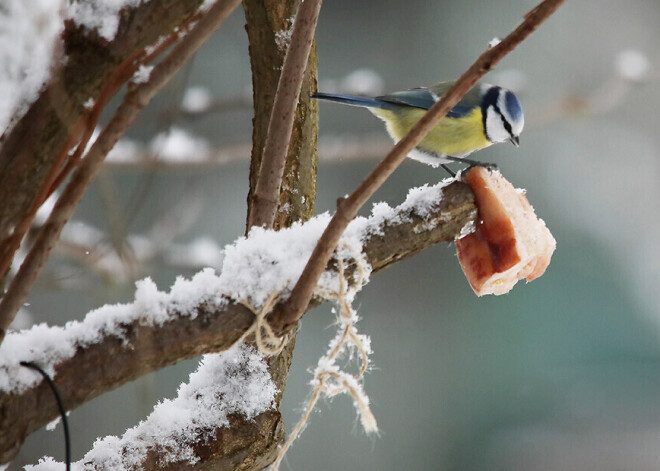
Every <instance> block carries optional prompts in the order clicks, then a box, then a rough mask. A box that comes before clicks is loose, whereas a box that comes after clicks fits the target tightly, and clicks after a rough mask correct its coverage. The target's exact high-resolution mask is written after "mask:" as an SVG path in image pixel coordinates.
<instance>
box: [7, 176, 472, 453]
mask: <svg viewBox="0 0 660 471" xmlns="http://www.w3.org/2000/svg"><path fill="white" fill-rule="evenodd" d="M425 191H426V192H430V193H428V194H427V195H428V197H427V198H425V200H426V201H435V202H436V203H434V204H433V205H431V207H416V206H414V204H412V203H410V202H408V203H404V204H402V205H401V206H399V207H397V208H395V209H394V210H392V214H391V217H389V218H387V219H385V220H383V219H382V217H380V216H378V217H377V216H373V217H372V218H370V219H369V220H367V221H364V220H358V221H356V222H355V226H354V227H355V229H354V230H355V231H358V232H359V233H360V234H362V237H363V238H364V239H365V242H364V246H363V249H364V252H365V254H366V255H367V258H368V261H369V263H370V264H371V265H372V267H373V269H374V270H380V269H383V268H385V267H386V266H389V265H391V264H392V263H395V262H396V261H398V260H401V259H403V258H406V257H409V256H411V255H413V254H414V253H417V252H418V251H420V250H422V249H423V248H426V247H429V246H431V245H433V244H436V243H440V242H444V243H447V242H451V241H453V240H454V238H455V237H456V236H457V235H458V234H459V233H460V232H461V229H462V228H463V227H464V226H465V224H467V223H469V222H470V221H473V220H474V218H475V217H476V208H475V206H474V201H473V196H472V192H471V190H470V189H469V187H468V186H467V185H465V184H463V183H460V182H454V183H452V184H450V185H448V186H446V187H444V188H441V186H440V185H437V186H435V187H431V188H427V189H426V190H425ZM420 213H423V214H424V216H420ZM273 234H277V233H273ZM268 265H269V266H268V267H264V268H263V269H264V270H268V269H271V270H273V269H277V267H274V266H272V265H270V264H268ZM347 266H350V261H347ZM347 276H348V277H349V279H350V276H351V275H350V272H349V273H347ZM205 286H208V290H209V292H208V293H197V294H196V296H197V298H196V299H197V303H196V304H195V306H194V307H191V308H187V310H186V312H182V311H181V308H180V307H179V308H177V307H176V306H180V304H174V305H173V306H170V307H169V308H168V312H167V319H168V320H167V321H165V322H163V323H162V324H160V325H153V324H152V325H149V324H148V323H147V322H146V321H145V318H148V317H149V315H150V313H149V312H139V313H138V315H139V318H138V319H133V320H130V321H129V322H118V324H117V325H116V326H113V325H110V324H111V321H110V320H109V319H110V316H109V314H110V313H108V312H105V313H98V314H97V316H98V317H102V318H103V319H104V324H103V325H104V329H105V330H104V331H103V332H101V334H100V338H99V339H98V341H94V342H93V343H89V342H87V343H86V342H85V341H76V340H72V348H73V350H72V353H73V356H72V357H70V358H66V359H61V360H59V361H56V362H55V363H52V364H48V365H45V364H42V365H40V366H42V367H43V368H45V369H46V370H47V371H48V370H51V371H54V372H55V375H54V378H53V379H54V381H55V383H56V384H57V387H58V389H59V391H60V393H61V396H62V398H63V401H64V403H65V405H66V407H67V408H68V409H69V410H71V409H74V408H76V407H78V406H79V405H81V404H82V403H83V402H85V401H87V400H89V399H92V398H93V397H96V396H98V395H99V394H102V393H104V392H106V391H109V390H111V389H114V388H116V387H118V386H120V385H121V384H124V383H126V382H128V381H131V380H133V379H136V378H138V377H140V376H142V375H144V374H146V373H148V372H151V371H155V370H157V369H160V368H163V367H165V366H167V365H170V364H174V363H176V362H179V361H182V360H184V359H187V358H191V357H193V356H196V355H200V354H203V353H210V352H218V351H223V350H226V349H227V348H229V347H230V346H231V345H232V344H234V343H235V342H236V341H237V340H238V339H239V338H241V336H242V335H243V334H244V333H245V332H246V331H247V329H248V328H249V327H250V326H251V325H252V323H253V321H254V314H253V313H252V312H251V311H250V310H249V309H247V308H246V307H244V306H243V305H241V304H237V303H235V302H233V301H231V300H229V299H227V298H223V299H222V300H218V297H219V294H218V287H217V286H216V285H214V284H213V283H209V282H207V283H205ZM177 300H178V302H179V303H181V302H182V301H181V300H180V299H178V298H177ZM136 304H137V303H136ZM184 304H185V303H184ZM219 305H221V307H220V308H219V307H218V306H219ZM131 307H132V306H125V307H123V308H122V309H129V308H131ZM133 308H134V309H136V310H137V309H140V308H141V305H140V304H137V305H134V306H133ZM142 309H143V308H142ZM192 313H194V316H193V315H191V314H192ZM92 317H93V316H92V315H90V316H88V318H87V319H89V321H88V320H86V321H84V322H90V323H94V322H95V321H94V319H92ZM98 317H97V318H98ZM67 329H70V330H71V331H72V332H73V333H72V334H71V335H74V334H75V332H87V330H86V329H83V328H82V326H80V325H78V324H73V325H71V326H69V327H68V328H65V329H64V330H65V331H67ZM29 332H31V331H27V333H16V334H11V335H10V337H11V336H13V335H17V336H18V335H29ZM104 332H105V333H104ZM117 332H119V333H117ZM35 335H36V336H38V337H39V338H40V339H43V338H44V337H43V335H44V332H38V333H36V334H35ZM58 335H59V334H58ZM65 336H66V334H65ZM10 337H8V341H9V338H10ZM41 342H43V340H41ZM5 348H11V346H10V345H7V343H6V344H5ZM25 354H26V355H28V352H25ZM33 354H34V355H35V358H34V361H36V362H40V361H41V362H43V361H47V360H46V358H47V355H41V353H40V352H34V353H33ZM3 356H5V357H6V355H3ZM11 357H13V358H16V353H15V352H13V353H12V354H11ZM275 358H276V359H277V360H273V361H280V362H282V361H284V362H288V361H290V358H288V359H287V358H284V359H279V357H275ZM18 360H31V358H18V359H17V361H16V364H15V365H14V364H13V363H12V364H7V363H5V365H4V366H0V384H2V383H5V384H7V383H6V382H7V381H16V377H17V369H18V368H20V367H19V366H18ZM286 366H287V367H288V364H287V365H286ZM284 371H286V370H284ZM9 390H14V391H15V392H4V393H1V394H0V463H4V462H7V461H9V460H10V459H11V458H12V457H13V456H14V455H15V454H16V453H17V452H18V449H19V448H20V446H21V444H22V442H23V440H24V438H25V436H27V435H28V434H29V433H31V432H33V431H35V430H37V429H38V428H40V427H42V426H43V425H45V424H47V423H48V422H49V421H51V420H53V419H54V418H55V417H56V416H57V408H56V405H55V403H54V401H53V399H52V395H51V394H50V391H49V390H48V389H47V386H46V385H45V383H40V384H38V385H35V386H32V387H29V388H28V389H26V390H25V391H23V392H17V391H16V389H15V387H9ZM272 424H274V423H272ZM218 459H220V458H218Z"/></svg>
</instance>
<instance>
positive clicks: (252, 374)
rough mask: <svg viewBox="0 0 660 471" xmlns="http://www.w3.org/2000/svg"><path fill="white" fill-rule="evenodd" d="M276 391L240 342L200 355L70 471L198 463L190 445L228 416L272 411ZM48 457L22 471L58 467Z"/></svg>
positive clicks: (265, 367)
mask: <svg viewBox="0 0 660 471" xmlns="http://www.w3.org/2000/svg"><path fill="white" fill-rule="evenodd" d="M276 393H277V388H276V386H275V384H274V383H273V382H272V381H271V378H270V374H269V372H268V365H267V364H266V362H265V361H264V359H263V357H262V355H261V354H260V353H259V352H257V351H256V350H254V349H253V348H252V347H249V346H247V345H245V344H242V343H241V344H238V345H236V346H234V347H232V348H231V349H230V350H228V351H226V352H223V353H221V354H211V355H206V356H204V357H203V358H202V361H201V363H200V366H199V368H198V369H197V371H195V372H194V373H192V374H191V375H190V380H189V381H188V383H186V384H182V385H181V386H180V387H179V391H178V395H177V397H176V398H175V399H172V400H169V399H166V400H164V401H162V402H160V403H159V404H157V405H156V406H155V407H154V410H153V412H152V413H151V414H150V415H149V416H148V417H147V418H146V419H145V420H143V421H142V422H140V423H139V424H138V425H137V426H135V427H133V428H130V429H128V430H127V431H126V432H125V433H124V435H123V436H122V437H116V436H114V435H110V436H107V437H105V438H103V439H99V440H97V441H96V442H95V443H94V446H93V448H92V449H91V450H90V451H89V452H88V453H87V454H86V455H85V456H84V457H83V458H82V460H80V461H78V462H77V463H73V464H72V469H74V470H75V469H112V470H120V469H143V468H144V467H145V460H147V458H148V455H151V456H149V459H150V460H151V461H157V464H158V466H159V467H162V466H165V465H170V464H173V463H182V464H189V465H194V464H195V463H197V462H198V461H200V456H199V455H198V453H197V452H196V449H195V445H196V444H198V443H200V442H206V441H208V440H210V439H212V438H214V436H215V431H216V429H218V428H223V427H228V426H229V424H230V423H229V416H230V415H232V414H238V415H240V416H242V417H245V418H246V419H247V420H251V419H253V418H254V417H255V416H257V415H258V414H261V413H262V412H265V411H267V410H269V409H272V408H273V407H274V403H275V402H274V401H275V394H276ZM61 467H62V464H60V463H57V462H56V461H55V460H54V459H53V458H51V457H46V458H42V459H41V460H40V461H39V463H38V464H37V465H35V466H26V468H25V469H26V470H28V471H47V470H51V469H52V470H56V469H58V470H59V469H61Z"/></svg>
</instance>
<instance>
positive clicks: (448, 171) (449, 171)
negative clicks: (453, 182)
mask: <svg viewBox="0 0 660 471" xmlns="http://www.w3.org/2000/svg"><path fill="white" fill-rule="evenodd" d="M440 166H441V167H442V168H444V169H445V171H446V172H447V173H448V174H449V175H451V177H452V178H455V177H456V172H454V171H453V170H452V169H450V168H449V167H447V165H445V164H440Z"/></svg>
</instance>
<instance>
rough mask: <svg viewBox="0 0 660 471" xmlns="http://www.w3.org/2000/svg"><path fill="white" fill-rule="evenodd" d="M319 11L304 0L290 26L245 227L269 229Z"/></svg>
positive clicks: (315, 2) (313, 1)
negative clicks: (291, 29) (248, 217)
mask: <svg viewBox="0 0 660 471" xmlns="http://www.w3.org/2000/svg"><path fill="white" fill-rule="evenodd" d="M320 10H321V0H306V1H304V2H302V3H301V4H300V6H299V7H298V13H297V14H296V19H295V20H294V23H293V33H292V34H291V44H290V45H289V48H288V51H287V54H286V57H285V59H284V65H283V66H282V74H281V76H280V80H279V82H278V84H277V93H276V95H275V102H274V103H273V109H272V111H271V115H270V122H269V124H268V134H267V137H266V144H265V146H264V153H263V158H262V159H261V168H260V171H259V177H258V180H257V185H256V188H255V192H254V195H253V196H252V198H253V203H252V210H251V211H250V220H249V221H248V227H251V226H265V227H266V228H271V227H273V222H274V220H275V213H276V211H277V207H278V205H279V201H280V187H281V186H282V177H283V174H284V167H285V163H286V156H287V151H288V150H289V142H290V140H291V131H292V129H293V123H294V119H295V115H296V106H297V105H298V99H299V98H300V89H301V87H302V83H303V78H304V76H305V69H306V68H307V60H308V58H309V53H310V51H311V49H312V44H313V42H314V32H315V30H316V22H317V20H318V17H319V12H320Z"/></svg>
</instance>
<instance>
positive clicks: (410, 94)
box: [377, 82, 481, 118]
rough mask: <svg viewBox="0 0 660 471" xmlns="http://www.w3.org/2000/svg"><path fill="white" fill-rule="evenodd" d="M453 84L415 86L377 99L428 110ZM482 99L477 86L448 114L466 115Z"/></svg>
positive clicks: (455, 116) (441, 83) (450, 115)
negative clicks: (425, 86) (426, 86)
mask: <svg viewBox="0 0 660 471" xmlns="http://www.w3.org/2000/svg"><path fill="white" fill-rule="evenodd" d="M453 84H454V82H440V83H437V84H435V85H433V86H432V87H429V88H413V89H410V90H404V91H401V92H394V93H392V94H390V95H384V96H379V97H377V99H378V100H382V101H384V102H387V103H392V104H395V105H404V106H412V107H414V108H421V109H424V110H428V109H429V108H430V107H431V106H433V104H434V103H435V102H436V101H438V100H439V99H440V98H442V96H443V95H444V94H445V93H446V92H447V91H448V90H449V88H451V86H452V85H453ZM480 99H481V96H480V93H479V88H478V87H477V86H475V87H474V88H472V90H470V91H469V92H468V93H467V94H466V95H465V96H464V97H463V99H461V101H459V102H458V104H457V105H456V106H454V107H453V108H452V109H451V110H450V111H449V113H447V116H449V117H450V118H460V117H463V116H466V115H467V114H469V113H470V112H471V111H472V110H473V109H474V108H475V107H477V106H479V105H480Z"/></svg>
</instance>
